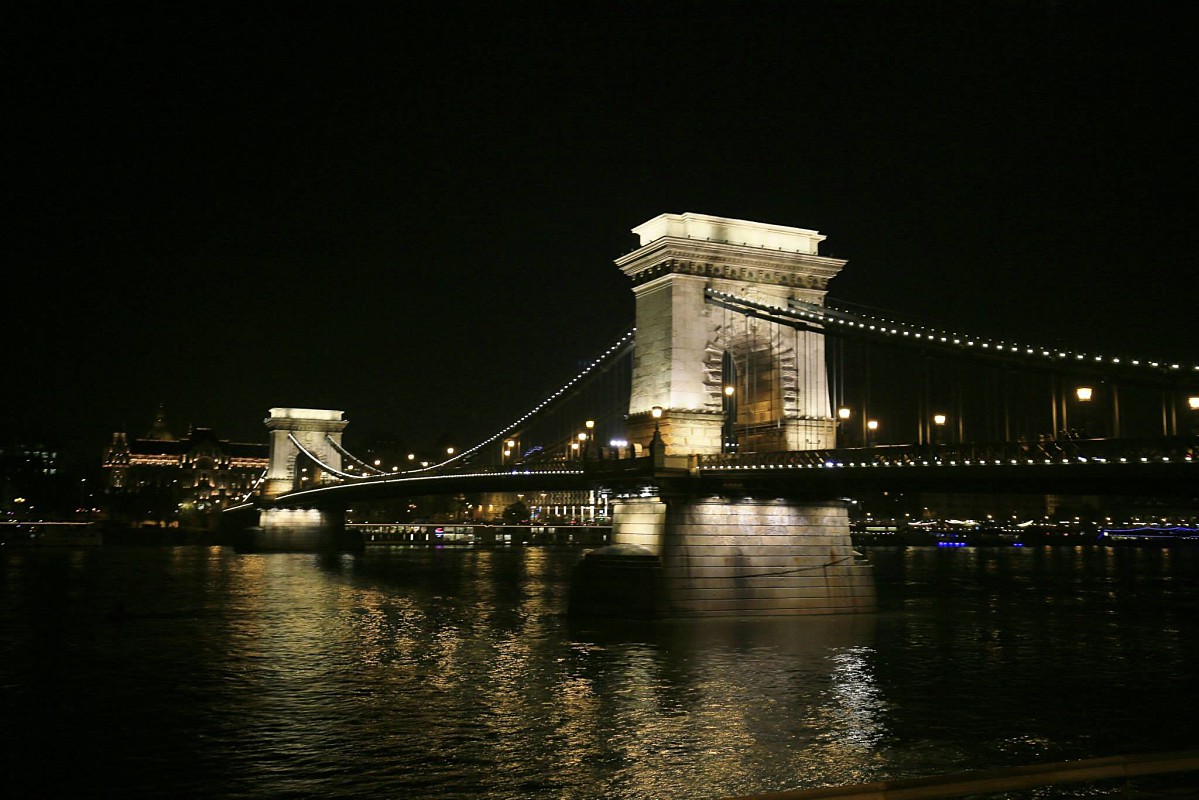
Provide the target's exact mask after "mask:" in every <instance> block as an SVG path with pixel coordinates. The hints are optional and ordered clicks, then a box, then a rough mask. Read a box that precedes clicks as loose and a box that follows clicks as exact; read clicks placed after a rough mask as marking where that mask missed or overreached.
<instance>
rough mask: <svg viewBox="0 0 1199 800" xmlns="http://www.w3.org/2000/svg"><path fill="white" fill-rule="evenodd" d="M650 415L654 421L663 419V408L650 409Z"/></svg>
mask: <svg viewBox="0 0 1199 800" xmlns="http://www.w3.org/2000/svg"><path fill="white" fill-rule="evenodd" d="M649 413H650V415H651V416H652V417H653V418H654V419H660V418H661V417H662V406H654V407H653V408H651V409H650V411H649Z"/></svg>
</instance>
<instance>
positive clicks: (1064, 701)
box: [0, 546, 1199, 798]
mask: <svg viewBox="0 0 1199 800" xmlns="http://www.w3.org/2000/svg"><path fill="white" fill-rule="evenodd" d="M581 552H582V551H580V550H578V549H570V548H561V549H555V548H548V547H519V546H517V547H515V548H501V549H494V550H475V549H450V548H442V549H382V550H378V551H368V552H367V553H365V554H362V555H344V556H337V557H322V556H314V555H300V554H257V555H245V554H238V553H235V552H233V551H232V550H229V549H221V548H201V547H177V548H149V547H146V548H139V547H103V548H91V549H81V550H75V551H59V552H53V551H16V552H7V553H3V554H2V555H0V559H2V560H0V564H2V566H3V572H2V575H3V578H2V582H0V648H2V649H0V715H2V719H3V734H2V736H3V740H2V741H0V746H2V753H3V755H2V757H3V759H4V761H5V763H4V776H3V778H2V781H3V783H2V784H0V795H3V796H5V797H59V796H63V795H64V794H69V795H71V796H74V797H89V796H121V797H127V798H132V797H179V796H198V797H209V798H267V797H414V798H416V797H430V798H478V797H488V798H526V797H528V798H716V797H724V796H729V795H736V794H741V793H749V792H761V791H768V790H781V789H786V788H799V787H808V786H819V785H826V784H840V783H851V782H864V781H872V780H881V779H886V778H899V777H908V776H915V775H926V774H932V773H946V772H955V771H962V770H968V769H977V768H985V767H995V766H1004V765H1016V764H1026V763H1037V762H1045V761H1055V760H1061V759H1072V758H1083V757H1089V756H1104V755H1114V754H1121V753H1136V752H1147V751H1157V750H1179V749H1188V748H1195V747H1197V746H1199V723H1197V722H1196V720H1199V692H1196V690H1195V675H1196V667H1197V666H1199V548H1194V549H1175V550H1168V549H1135V548H1129V549H1105V548H1101V547H1078V548H1068V547H1046V548H1024V549H1019V548H1006V549H1004V548H958V549H936V548H907V549H904V548H876V549H872V550H870V551H869V555H870V558H871V560H872V561H873V563H874V565H875V570H876V576H877V580H878V585H879V595H880V605H881V609H880V611H879V613H877V614H872V615H869V616H861V617H810V618H791V619H766V620H762V619H738V620H690V621H674V622H659V623H604V624H596V623H575V622H572V621H570V620H568V619H567V618H566V617H565V614H564V612H565V608H566V599H567V590H568V586H569V577H570V571H571V567H572V566H573V565H574V563H575V562H576V561H577V559H578V558H579V556H580V554H581ZM1042 796H1048V795H1042ZM1055 796H1057V795H1055Z"/></svg>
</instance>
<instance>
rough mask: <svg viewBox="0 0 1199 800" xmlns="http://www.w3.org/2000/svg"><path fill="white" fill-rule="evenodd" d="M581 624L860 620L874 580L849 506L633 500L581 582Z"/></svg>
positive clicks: (616, 506) (617, 516) (586, 562)
mask: <svg viewBox="0 0 1199 800" xmlns="http://www.w3.org/2000/svg"><path fill="white" fill-rule="evenodd" d="M575 581H576V584H575V586H573V587H572V595H571V612H572V613H573V614H576V615H580V616H635V617H643V618H652V617H687V616H757V615H774V616H778V615H793V614H860V613H867V612H872V611H874V610H875V590H874V576H873V572H872V570H871V568H870V566H869V564H867V563H865V562H864V561H863V560H862V559H861V558H860V556H858V554H856V553H855V552H854V550H853V547H852V544H851V542H850V537H849V518H848V514H847V510H846V506H845V504H844V503H843V502H841V501H835V500H831V501H827V502H816V503H813V502H806V501H805V502H798V501H792V500H785V499H761V498H752V497H688V496H686V495H676V496H658V497H634V498H626V499H622V500H617V501H615V502H614V503H613V527H612V545H611V546H610V547H607V548H604V549H602V550H599V551H595V552H593V553H590V554H588V556H587V557H585V558H584V559H583V560H582V562H580V564H579V567H578V569H577V571H576V574H575Z"/></svg>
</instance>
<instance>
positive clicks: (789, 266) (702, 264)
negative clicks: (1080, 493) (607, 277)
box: [616, 213, 845, 454]
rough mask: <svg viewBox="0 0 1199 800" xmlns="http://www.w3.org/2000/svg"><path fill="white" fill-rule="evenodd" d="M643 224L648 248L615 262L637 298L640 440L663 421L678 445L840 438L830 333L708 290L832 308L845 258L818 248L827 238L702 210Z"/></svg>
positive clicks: (827, 442)
mask: <svg viewBox="0 0 1199 800" xmlns="http://www.w3.org/2000/svg"><path fill="white" fill-rule="evenodd" d="M633 233H635V234H637V235H638V237H639V238H640V247H639V248H638V249H636V250H634V251H633V252H632V253H629V254H628V255H626V256H623V257H622V258H620V259H617V261H616V265H617V266H618V267H619V268H620V269H621V271H622V272H624V274H625V275H627V276H629V278H630V279H631V280H632V282H633V294H634V296H635V298H636V315H637V336H636V350H635V357H634V362H633V379H632V391H631V394H630V398H629V420H628V428H629V437H630V439H631V440H633V441H648V440H649V439H650V438H651V437H652V435H653V431H654V429H655V426H657V427H658V428H659V430H660V432H661V435H662V439H663V441H664V442H665V443H666V446H667V450H668V451H669V452H672V453H674V454H710V453H720V452H722V451H727V450H728V449H729V437H730V434H733V437H732V438H733V440H734V441H735V443H736V444H735V446H736V448H737V449H738V450H739V451H740V452H755V451H756V452H765V451H776V450H812V449H821V448H826V447H832V446H834V445H835V442H836V423H835V420H834V419H833V416H832V407H831V402H830V399H829V387H828V375H827V371H826V368H825V351H824V335H823V334H822V333H820V332H819V331H803V330H796V329H794V328H790V327H786V326H781V325H778V324H777V323H774V322H770V321H768V320H764V319H759V318H755V317H749V316H745V315H743V314H740V313H737V312H733V311H727V310H725V309H723V308H721V307H720V306H717V305H714V304H712V303H710V302H708V296H707V294H706V292H707V291H708V290H714V291H717V292H725V293H728V294H733V295H737V296H740V297H744V298H748V299H751V300H754V301H756V302H760V303H767V304H771V305H777V306H781V307H784V308H785V307H786V306H787V304H788V301H790V300H798V301H802V302H805V303H813V304H817V305H823V303H824V296H825V293H826V292H827V286H828V282H829V281H830V280H831V279H832V278H833V277H835V276H836V275H837V273H838V272H839V271H840V270H841V267H843V266H844V265H845V261H844V260H843V259H836V258H829V257H827V256H821V255H819V252H818V246H819V243H820V242H821V241H823V240H824V238H825V237H824V236H822V235H820V234H819V233H818V232H817V231H813V230H808V229H805V228H791V227H784V226H780V225H769V224H765V223H760V222H749V221H746V220H738V219H727V218H723V217H713V216H708V215H706V214H694V213H685V214H661V215H659V216H657V217H654V218H653V219H651V220H649V221H647V222H645V223H643V224H641V225H638V226H637V227H635V228H633ZM730 359H731V362H730ZM730 364H731V366H732V369H730ZM730 388H731V390H732V392H733V394H732V395H731V396H730V395H729V394H727V393H726V390H727V389H730ZM730 397H731V398H732V400H731V401H730ZM655 407H660V408H661V409H662V414H661V417H660V418H659V419H655V418H654V417H653V415H652V411H653V409H654V408H655ZM730 408H732V409H733V410H734V411H735V418H734V414H732V413H730Z"/></svg>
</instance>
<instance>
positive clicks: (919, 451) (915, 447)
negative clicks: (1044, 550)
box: [696, 436, 1199, 470]
mask: <svg viewBox="0 0 1199 800" xmlns="http://www.w3.org/2000/svg"><path fill="white" fill-rule="evenodd" d="M696 460H697V466H698V467H699V468H700V469H701V470H703V469H713V470H715V469H736V468H739V467H768V466H776V467H843V466H855V467H869V466H875V465H877V466H897V465H903V466H919V465H931V464H953V465H956V464H1054V463H1072V462H1080V463H1081V462H1098V463H1106V462H1160V461H1196V462H1199V437H1196V436H1172V437H1163V438H1156V439H1056V440H1048V441H1039V442H999V443H989V444H988V443H982V444H976V443H967V444H898V445H878V446H875V447H853V448H837V449H826V450H795V451H788V452H777V453H719V454H711V455H701V456H697V459H696Z"/></svg>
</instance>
